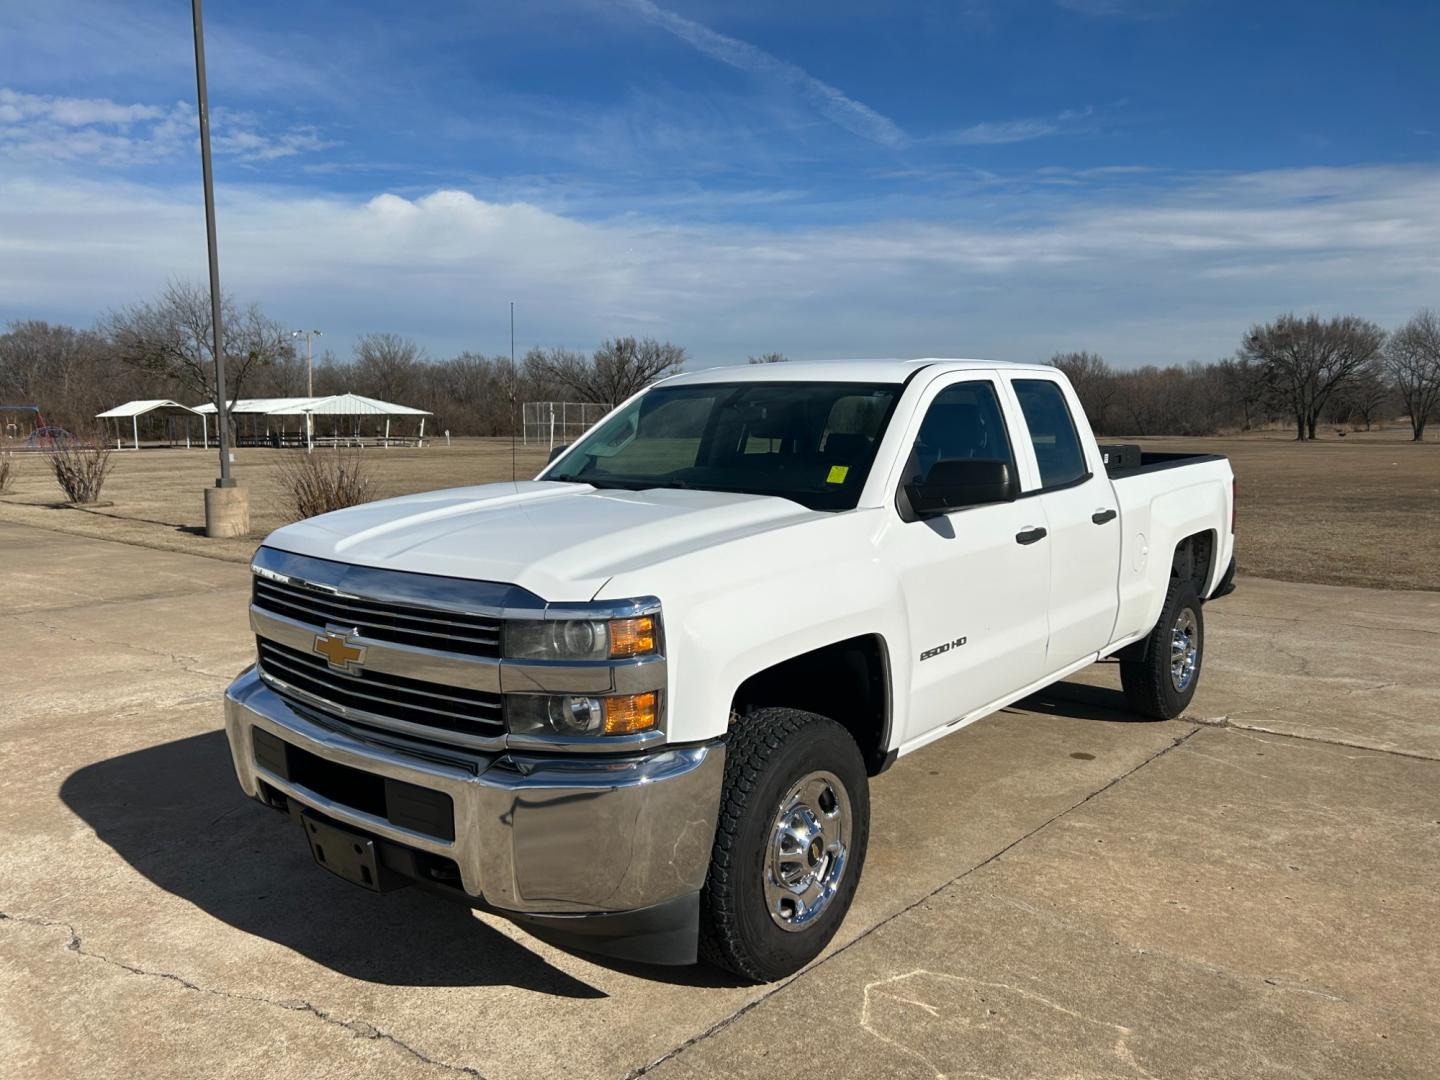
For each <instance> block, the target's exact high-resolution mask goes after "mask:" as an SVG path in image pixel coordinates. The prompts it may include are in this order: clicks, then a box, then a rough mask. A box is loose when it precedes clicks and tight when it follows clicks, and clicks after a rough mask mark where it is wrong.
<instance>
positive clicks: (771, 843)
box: [700, 708, 870, 982]
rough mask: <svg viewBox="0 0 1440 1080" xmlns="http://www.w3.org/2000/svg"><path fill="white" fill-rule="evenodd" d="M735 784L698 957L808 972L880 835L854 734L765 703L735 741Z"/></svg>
mask: <svg viewBox="0 0 1440 1080" xmlns="http://www.w3.org/2000/svg"><path fill="white" fill-rule="evenodd" d="M725 742H726V747H725V787H724V791H723V792H722V793H721V799H720V816H719V823H718V825H717V827H716V830H715V846H714V848H713V849H712V852H711V858H710V872H709V875H708V876H707V878H706V881H705V887H704V889H703V890H702V891H701V894H700V957H701V959H703V960H705V961H706V962H707V963H710V964H714V965H716V966H717V967H722V968H725V969H726V970H728V971H731V972H734V973H735V974H737V975H740V976H742V977H743V978H746V979H750V980H752V981H754V982H770V981H772V980H774V979H780V978H784V977H785V976H786V975H790V974H793V973H794V972H796V971H798V970H800V968H802V967H804V966H805V965H806V964H808V963H809V962H810V961H811V960H813V959H815V957H816V956H818V955H819V954H820V951H821V950H822V949H824V948H825V946H826V945H828V944H829V943H830V939H831V938H832V937H834V936H835V931H836V930H838V929H839V928H840V923H841V922H842V921H843V920H844V918H845V913H846V912H847V911H849V909H850V902H851V900H852V899H853V898H854V896H855V886H856V884H857V882H858V881H859V879H860V871H861V868H862V867H863V866H864V863H865V848H866V845H867V843H868V841H869V838H870V790H869V784H868V781H867V779H866V775H865V763H864V761H863V759H862V758H861V756H860V750H859V748H858V747H857V746H856V745H855V740H854V739H853V738H851V736H850V733H849V732H848V731H846V730H845V729H844V728H843V727H841V726H840V725H839V724H837V723H836V722H835V721H834V720H831V719H829V718H827V717H824V716H819V715H816V714H815V713H807V712H801V711H799V710H798V709H779V708H767V709H758V710H756V711H755V712H753V713H750V714H748V715H746V716H741V717H737V718H736V719H735V720H734V722H733V723H732V724H731V726H730V730H729V732H728V734H727V735H726V738H725Z"/></svg>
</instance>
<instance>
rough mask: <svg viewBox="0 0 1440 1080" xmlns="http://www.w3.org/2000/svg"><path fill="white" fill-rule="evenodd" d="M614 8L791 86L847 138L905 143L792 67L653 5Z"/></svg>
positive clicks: (647, 0) (889, 125)
mask: <svg viewBox="0 0 1440 1080" xmlns="http://www.w3.org/2000/svg"><path fill="white" fill-rule="evenodd" d="M616 3H618V4H619V5H620V6H621V7H624V8H626V9H628V10H630V11H633V12H635V13H636V14H637V15H639V16H641V17H642V18H644V19H646V20H647V21H649V22H651V23H654V24H655V25H656V26H659V27H660V28H662V29H663V30H665V31H667V32H669V33H671V34H673V35H674V36H675V37H677V38H679V39H680V40H681V41H683V42H685V43H686V44H687V45H690V46H691V47H693V48H695V49H697V50H699V51H700V52H702V53H704V54H705V55H706V56H709V57H710V58H712V59H714V60H718V61H720V62H721V63H722V64H728V65H730V66H731V67H733V68H737V69H739V70H741V71H748V72H750V73H751V74H754V75H759V76H762V77H764V78H770V79H774V80H776V81H777V82H782V83H786V84H788V85H790V86H793V87H794V88H795V89H797V90H799V91H800V93H801V94H802V95H803V96H804V97H805V98H806V100H808V101H809V102H810V104H811V105H813V106H814V107H815V109H816V110H817V111H818V112H819V113H820V114H821V115H822V116H824V117H826V118H827V119H829V120H831V121H833V122H834V123H836V124H838V125H839V126H840V127H842V128H844V129H845V130H846V131H849V132H851V133H852V134H855V135H859V136H861V137H862V138H866V139H870V140H871V141H873V142H877V143H881V144H882V145H885V146H899V145H900V144H902V143H904V142H905V141H906V136H905V133H904V132H903V131H901V130H900V128H899V126H897V125H896V124H895V122H894V121H893V120H891V119H889V118H888V117H886V116H882V115H881V114H880V113H878V112H876V111H875V110H874V109H872V108H870V106H868V105H866V104H864V103H863V102H859V101H856V100H855V99H854V98H851V97H849V96H847V95H846V94H845V93H844V92H843V91H842V90H839V89H838V88H836V87H834V86H831V85H830V84H829V83H827V82H822V81H821V80H819V79H817V78H815V76H813V75H811V74H810V73H809V72H808V71H806V70H805V69H804V68H802V67H800V66H799V65H797V64H792V63H790V62H789V61H787V60H781V59H780V58H779V57H777V56H772V55H771V54H770V53H768V52H766V51H765V50H764V49H759V48H756V47H755V46H754V45H751V44H750V43H749V42H746V41H741V40H740V39H739V38H733V37H729V36H728V35H726V34H721V33H718V32H716V31H714V30H711V29H710V28H709V27H708V26H705V25H703V24H702V23H698V22H696V21H695V20H694V19H687V18H685V17H684V16H683V15H677V14H675V13H674V12H672V11H667V10H665V9H664V8H662V7H659V6H657V5H656V4H655V3H653V2H652V0H616Z"/></svg>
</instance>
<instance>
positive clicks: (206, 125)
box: [190, 0, 250, 536]
mask: <svg viewBox="0 0 1440 1080" xmlns="http://www.w3.org/2000/svg"><path fill="white" fill-rule="evenodd" d="M190 18H191V21H192V23H193V24H194V29H195V93H196V98H197V99H198V102H199V106H200V172H201V175H202V178H203V180H204V185H205V241H206V246H207V248H208V250H209V255H210V328H211V330H212V332H213V333H214V341H213V342H212V345H211V347H212V348H213V349H214V351H215V410H216V411H215V417H216V421H217V422H218V424H219V427H220V478H219V479H218V480H216V481H215V487H213V488H210V489H208V490H206V492H205V535H207V536H245V535H246V534H248V533H249V532H250V506H249V503H248V502H247V500H246V498H245V493H244V491H243V490H241V489H239V488H237V487H236V486H235V478H234V477H233V476H231V475H230V424H229V411H230V410H229V402H228V401H226V384H225V332H224V329H223V327H222V326H221V324H220V255H219V252H218V250H217V247H216V244H215V174H214V171H213V170H212V169H211V166H210V95H209V93H208V92H207V90H206V86H205V22H204V19H203V17H202V16H201V12H200V0H190Z"/></svg>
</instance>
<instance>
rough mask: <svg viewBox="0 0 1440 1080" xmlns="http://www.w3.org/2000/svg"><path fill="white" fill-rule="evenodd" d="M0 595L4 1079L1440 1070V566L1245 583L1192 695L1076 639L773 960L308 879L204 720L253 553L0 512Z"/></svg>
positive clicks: (240, 656)
mask: <svg viewBox="0 0 1440 1080" xmlns="http://www.w3.org/2000/svg"><path fill="white" fill-rule="evenodd" d="M0 595H3V596H4V605H3V608H0V635H3V636H0V641H3V642H4V646H3V650H0V763H3V768H4V777H5V779H4V791H5V799H4V801H3V804H0V838H3V842H0V913H3V914H0V1020H3V1023H0V1062H3V1066H0V1072H3V1073H4V1074H6V1075H13V1076H16V1077H52V1076H53V1077H76V1076H86V1077H111V1076H113V1077H132V1076H137V1075H138V1076H146V1077H152V1076H153V1077H177V1078H178V1077H186V1078H189V1077H201V1076H204V1077H211V1076H216V1077H221V1076H234V1077H253V1076H304V1077H331V1076H333V1077H344V1078H346V1080H358V1078H362V1077H390V1076H406V1077H420V1076H431V1075H433V1076H443V1075H447V1074H459V1075H465V1076H474V1077H484V1078H487V1080H501V1078H507V1080H508V1078H515V1080H523V1078H531V1077H551V1076H558V1075H573V1076H585V1077H591V1076H593V1077H615V1078H621V1077H628V1076H636V1075H640V1074H645V1075H653V1076H655V1077H681V1076H685V1077H689V1076H694V1077H701V1076H705V1077H714V1076H735V1077H790V1076H802V1075H803V1076H826V1077H849V1076H854V1077H877V1076H896V1077H940V1076H947V1077H949V1076H957V1077H958V1076H977V1077H1179V1076H1185V1077H1268V1076H1276V1077H1279V1076H1285V1077H1297V1076H1304V1077H1335V1078H1347V1080H1348V1078H1355V1077H1382V1076H1383V1077H1434V1076H1437V1075H1440V1066H1437V1064H1436V1062H1437V1061H1440V1030H1437V1023H1436V1017H1437V1016H1440V944H1437V938H1436V897H1437V895H1440V686H1437V682H1440V680H1437V676H1436V670H1437V660H1440V593H1434V592H1401V591H1389V592H1381V591H1372V590H1365V589H1357V588H1348V587H1332V586H1323V585H1304V584H1292V583H1279V582H1273V581H1268V580H1264V579H1259V578H1251V579H1242V580H1241V581H1240V587H1239V590H1238V591H1237V592H1236V593H1235V594H1234V595H1233V596H1231V597H1229V598H1227V599H1225V600H1224V601H1222V602H1220V603H1217V604H1215V605H1213V606H1211V607H1209V608H1207V611H1206V616H1207V619H1208V627H1207V630H1208V634H1207V637H1208V652H1207V660H1206V669H1205V673H1204V676H1203V681H1202V684H1201V689H1200V692H1199V694H1198V695H1197V697H1196V699H1195V702H1194V705H1193V708H1192V714H1191V716H1190V718H1189V719H1188V720H1181V721H1173V722H1167V723H1156V722H1148V721H1138V720H1136V719H1135V718H1134V717H1132V716H1131V715H1130V714H1128V713H1126V712H1125V711H1124V710H1123V708H1122V707H1121V705H1122V703H1121V699H1120V695H1119V693H1118V690H1117V689H1116V688H1117V687H1118V678H1117V677H1116V675H1115V672H1114V670H1113V668H1111V667H1108V666H1106V665H1097V666H1096V667H1094V668H1092V669H1090V670H1089V671H1087V672H1085V673H1084V677H1083V678H1081V679H1077V680H1074V681H1072V682H1069V683H1065V684H1061V685H1060V686H1058V687H1055V688H1052V689H1051V690H1050V691H1047V692H1046V693H1044V694H1041V695H1038V696H1036V697H1035V698H1032V699H1030V700H1028V701H1026V702H1025V703H1023V706H1022V707H1017V708H1013V709H1008V710H1006V711H1005V712H1003V713H1002V714H1000V715H998V716H995V717H992V718H990V719H987V720H985V721H982V722H980V723H979V724H976V725H974V726H972V727H970V728H968V729H965V730H964V731H962V732H960V733H957V734H956V735H954V736H952V737H950V738H947V739H944V740H942V741H941V742H939V743H937V744H934V745H933V746H931V747H929V748H927V749H925V750H923V751H921V752H919V753H917V754H914V755H911V756H909V757H907V758H905V759H903V760H901V761H900V762H898V763H897V764H896V766H895V767H894V768H893V769H892V770H891V771H890V772H888V773H886V774H885V775H884V776H882V777H881V778H879V779H878V780H877V781H876V782H875V784H874V815H875V817H874V826H873V835H872V839H871V847H870V854H869V860H868V863H867V866H866V871H865V877H864V879H863V882H862V885H861V888H860V892H859V894H858V896H857V899H856V903H855V907H854V909H853V911H852V913H851V915H850V917H849V919H848V920H847V922H846V924H845V926H844V927H843V928H842V930H841V932H840V935H839V936H838V937H837V939H836V941H835V943H834V944H833V945H832V946H831V948H830V950H829V951H828V952H827V954H826V955H825V956H824V957H823V958H822V959H821V960H820V961H818V962H817V963H816V964H815V965H813V966H812V967H811V968H810V969H808V970H807V971H805V972H802V973H801V974H800V975H798V976H796V977H794V978H793V979H791V980H789V981H788V982H786V983H783V984H779V985H776V986H769V987H749V986H737V985H735V984H734V983H733V982H730V981H728V980H727V979H726V978H725V977H723V976H721V975H719V974H717V973H715V972H712V971H709V970H706V969H679V970H675V969H644V968H639V967H625V966H621V965H616V964H611V963H597V962H594V961H592V960H590V959H586V958H583V957H579V956H575V955H570V954H566V953H563V952H560V951H557V950H555V949H552V948H550V947H548V946H545V945H542V944H540V943H539V942H537V941H535V940H533V939H531V938H530V937H528V936H527V935H525V934H524V933H523V932H521V931H519V930H516V929H514V928H513V927H511V926H510V925H509V924H507V923H505V922H503V921H501V920H497V919H492V918H490V917H488V916H481V915H476V914H473V913H471V912H470V911H468V910H466V909H464V908H462V907H458V906H454V905H451V904H448V903H446V902H445V901H443V900H441V899H438V898H435V897H432V896H429V895H427V894H422V893H419V892H417V891H415V890H405V891H402V892H398V893H392V894H387V895H385V896H376V895H372V894H369V893H366V892H363V891H361V890H359V889H356V888H354V887H352V886H349V885H346V884H345V883H343V882H341V881H339V880H337V879H334V878H332V877H331V876H329V875H327V874H325V873H323V872H322V871H320V870H319V869H317V868H316V867H315V866H314V865H313V864H312V862H311V859H310V854H309V851H308V849H307V848H306V846H305V844H304V843H303V841H302V839H301V837H300V836H299V835H298V832H296V831H295V830H294V827H293V826H292V825H291V824H290V823H289V822H287V821H286V820H285V819H284V818H282V817H281V816H280V815H277V814H274V813H272V812H270V811H267V810H265V809H263V808H261V807H260V806H259V805H258V804H255V803H252V802H250V801H247V800H246V799H245V798H244V797H243V796H242V795H241V793H240V791H239V789H238V788H237V786H236V784H235V781H234V775H233V771H232V769H231V765H230V761H229V756H228V751H227V747H226V742H225V738H224V734H223V731H222V730H221V718H220V706H219V701H220V694H221V692H222V690H223V688H224V686H225V684H226V683H227V682H228V681H229V680H230V679H231V678H232V677H233V676H234V675H235V674H236V673H237V672H239V671H240V670H241V669H243V668H244V667H245V666H246V665H248V663H249V662H250V656H251V653H252V651H253V643H252V639H251V638H250V637H249V635H248V630H247V624H246V617H245V607H246V601H247V595H248V577H247V572H246V569H245V567H244V566H241V565H237V564H234V563H229V562H223V561H218V560H215V559H208V558H201V557H197V556H195V555H191V554H185V553H181V552H173V551H159V550H150V549H146V548H139V547H132V546H127V545H119V544H114V543H110V542H107V541H104V540H99V539H94V538H91V537H84V536H77V535H65V534H57V533H53V532H49V531H43V530H40V529H36V528H32V527H29V526H25V525H15V524H0ZM598 854H602V855H603V853H598Z"/></svg>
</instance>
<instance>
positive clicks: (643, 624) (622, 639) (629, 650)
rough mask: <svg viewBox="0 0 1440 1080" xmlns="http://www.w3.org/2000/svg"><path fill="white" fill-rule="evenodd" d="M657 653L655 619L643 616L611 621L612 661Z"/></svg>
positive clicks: (650, 616)
mask: <svg viewBox="0 0 1440 1080" xmlns="http://www.w3.org/2000/svg"><path fill="white" fill-rule="evenodd" d="M654 651H655V618H654V616H652V615H641V616H640V617H639V618H635V619H611V620H610V659H612V660H624V659H626V658H628V657H631V656H645V655H646V654H647V653H653V652H654Z"/></svg>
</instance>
